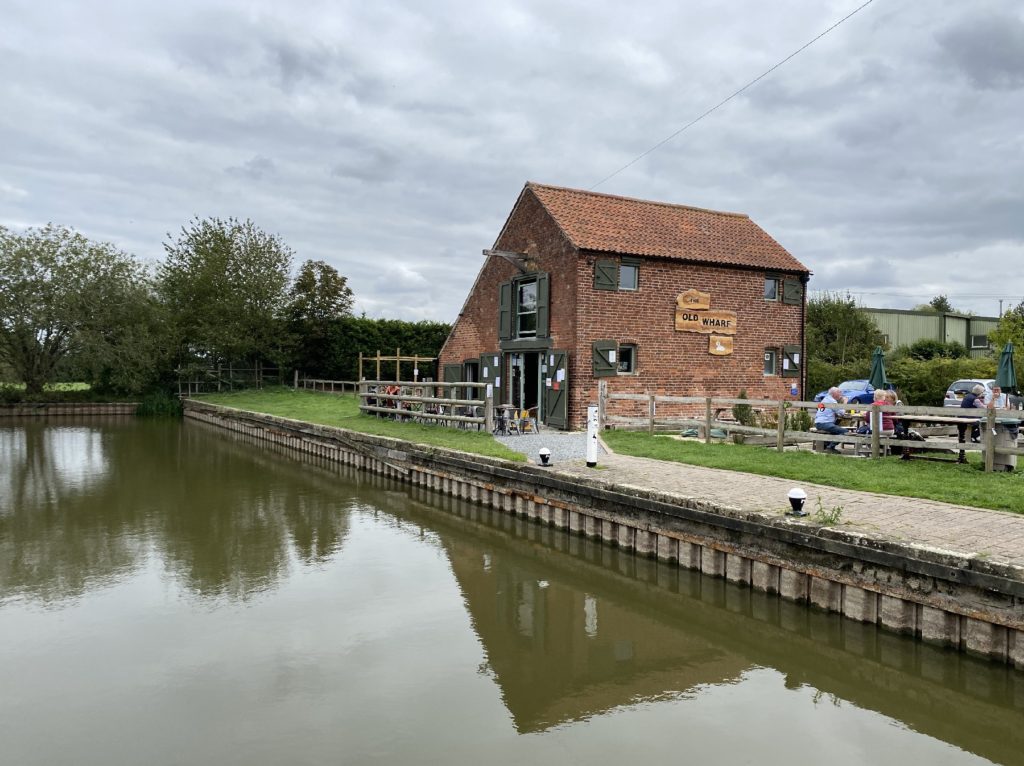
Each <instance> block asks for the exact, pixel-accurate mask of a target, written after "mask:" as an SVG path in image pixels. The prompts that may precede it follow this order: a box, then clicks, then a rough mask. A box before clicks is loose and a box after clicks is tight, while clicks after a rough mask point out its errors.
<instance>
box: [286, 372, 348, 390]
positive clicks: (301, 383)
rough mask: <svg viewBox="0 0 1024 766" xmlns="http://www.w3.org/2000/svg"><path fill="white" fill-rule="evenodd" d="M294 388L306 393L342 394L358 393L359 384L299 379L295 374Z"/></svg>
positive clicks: (346, 381)
mask: <svg viewBox="0 0 1024 766" xmlns="http://www.w3.org/2000/svg"><path fill="white" fill-rule="evenodd" d="M295 388H302V389H305V390H307V391H322V392H324V393H328V394H344V393H347V392H349V391H351V392H352V393H353V394H354V393H357V392H358V391H359V384H358V383H357V382H356V381H354V380H323V379H321V378H300V377H299V375H298V373H296V374H295Z"/></svg>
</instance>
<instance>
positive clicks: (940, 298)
mask: <svg viewBox="0 0 1024 766" xmlns="http://www.w3.org/2000/svg"><path fill="white" fill-rule="evenodd" d="M914 309H915V310H916V311H928V312H932V313H935V314H956V313H959V312H957V310H956V309H955V308H953V304H952V303H950V302H949V298H948V297H946V296H945V295H936V296H935V297H934V298H932V299H931V300H930V301H928V302H927V303H922V304H921V305H919V306H915V307H914Z"/></svg>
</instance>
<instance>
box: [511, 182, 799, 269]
mask: <svg viewBox="0 0 1024 766" xmlns="http://www.w3.org/2000/svg"><path fill="white" fill-rule="evenodd" d="M526 190H529V191H531V192H532V193H533V194H534V195H536V197H537V199H538V200H540V203H541V204H542V205H543V206H544V208H545V209H546V210H547V211H548V212H549V213H550V214H551V217H552V218H553V219H554V220H555V222H556V223H557V224H558V226H559V227H560V228H561V229H562V231H564V232H565V234H566V236H567V237H568V238H569V240H570V241H571V242H572V243H573V244H574V245H575V246H576V247H578V248H580V249H581V250H596V251H601V252H608V253H619V254H621V255H640V256H653V257H658V258H673V259H677V260H682V261H691V262H698V263H711V264H715V265H721V266H741V267H747V268H763V269H770V270H779V271H790V272H793V271H796V272H803V273H809V270H808V269H807V267H806V266H804V265H803V264H802V263H800V261H798V260H797V259H796V258H794V257H793V256H792V255H790V254H789V252H787V251H786V249H785V248H784V247H783V246H782V245H780V244H779V243H778V242H776V241H775V240H774V239H772V238H771V237H770V236H769V235H768V233H767V232H766V231H765V230H764V229H762V228H761V227H760V226H758V225H757V224H756V223H754V222H753V221H752V220H750V218H748V217H747V216H746V215H743V214H742V213H721V212H717V211H714V210H703V209H701V208H696V207H686V206H684V205H671V204H668V203H665V202H650V201H647V200H640V199H631V198H629V197H617V196H614V195H611V194H598V193H596V192H590V191H583V190H581V189H565V188H562V187H559V186H546V185H544V184H537V183H533V182H529V183H527V184H526ZM524 191H525V190H524Z"/></svg>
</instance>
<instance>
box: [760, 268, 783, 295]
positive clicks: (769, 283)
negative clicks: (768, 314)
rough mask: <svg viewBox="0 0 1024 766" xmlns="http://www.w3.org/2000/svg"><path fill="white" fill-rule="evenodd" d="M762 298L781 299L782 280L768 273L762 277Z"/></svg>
mask: <svg viewBox="0 0 1024 766" xmlns="http://www.w3.org/2000/svg"><path fill="white" fill-rule="evenodd" d="M764 299H765V300H766V301H780V300H782V280H781V279H780V278H779V277H776V276H773V275H771V274H768V275H767V276H765V278H764Z"/></svg>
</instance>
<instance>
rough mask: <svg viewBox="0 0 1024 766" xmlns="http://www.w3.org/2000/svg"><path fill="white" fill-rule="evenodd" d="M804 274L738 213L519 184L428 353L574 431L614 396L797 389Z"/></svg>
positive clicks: (502, 399) (449, 372)
mask: <svg viewBox="0 0 1024 766" xmlns="http://www.w3.org/2000/svg"><path fill="white" fill-rule="evenodd" d="M809 275H810V272H809V271H808V270H807V268H806V267H804V266H803V265H802V264H801V263H800V262H799V261H797V260H796V259H795V258H794V257H793V256H792V255H790V254H789V253H788V252H787V251H786V250H785V249H784V248H783V247H782V246H781V245H779V243H778V242H776V241H775V240H774V239H772V238H771V237H770V236H769V235H768V234H767V233H766V232H765V231H764V230H763V229H761V228H760V227H759V226H758V225H757V224H755V223H754V222H753V221H751V220H750V218H748V217H747V216H745V215H741V214H737V213H721V212H715V211H711V210H702V209H699V208H692V207H685V206H682V205H671V204H666V203H662V202H649V201H644V200H636V199H628V198H625V197H616V196H612V195H607V194H596V193H594V192H588V191H581V190H577V189H565V188H560V187H555V186H544V185H541V184H535V183H527V184H526V186H525V187H524V188H523V190H522V192H521V193H520V195H519V199H518V200H517V201H516V204H515V207H513V209H512V212H511V213H510V214H509V217H508V220H507V221H506V222H505V225H504V227H503V228H502V230H501V233H500V234H499V235H498V238H497V240H496V241H495V243H494V247H493V248H492V249H491V250H488V251H485V261H484V264H483V266H482V267H481V269H480V272H479V273H478V274H477V278H476V281H475V282H474V284H473V287H472V289H471V290H470V293H469V296H468V297H467V298H466V302H465V304H464V305H463V307H462V311H461V312H460V313H459V316H458V319H457V320H456V321H455V325H454V326H453V328H452V332H451V334H450V335H449V336H448V339H447V341H445V344H444V346H443V348H442V349H441V354H440V360H439V361H440V365H441V369H442V370H443V375H444V379H445V380H446V381H457V380H471V381H480V382H486V383H489V384H491V385H492V386H493V388H494V392H495V401H496V402H499V403H508V404H514V405H516V406H517V407H522V408H526V409H530V408H534V407H536V408H537V410H538V413H539V414H540V417H541V420H542V422H544V423H546V424H547V425H548V426H551V427H555V428H579V427H582V426H583V425H584V423H585V419H586V408H587V405H588V404H594V403H596V401H597V389H598V381H599V380H601V379H603V380H607V381H608V382H609V387H610V390H611V391H613V392H616V393H653V394H663V395H672V396H704V395H707V396H723V397H726V396H727V397H733V396H736V395H737V394H738V393H739V392H740V390H741V389H745V390H746V391H747V394H748V395H749V396H750V397H751V398H759V397H764V398H775V399H779V398H784V397H786V396H789V395H791V388H792V386H794V385H795V386H796V387H797V394H798V395H802V394H803V381H804V376H803V358H804V348H803V347H804V333H803V329H804V307H805V298H804V295H805V287H806V284H807V279H808V277H809Z"/></svg>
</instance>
